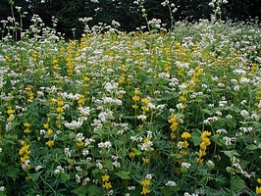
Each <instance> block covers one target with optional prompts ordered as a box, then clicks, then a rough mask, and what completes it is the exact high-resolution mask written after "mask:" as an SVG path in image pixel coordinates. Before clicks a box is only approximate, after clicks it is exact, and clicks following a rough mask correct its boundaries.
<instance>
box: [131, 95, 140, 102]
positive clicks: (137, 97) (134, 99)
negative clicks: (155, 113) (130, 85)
mask: <svg viewBox="0 0 261 196" xmlns="http://www.w3.org/2000/svg"><path fill="white" fill-rule="evenodd" d="M132 100H133V101H139V100H140V97H139V96H137V95H134V96H133V97H132Z"/></svg>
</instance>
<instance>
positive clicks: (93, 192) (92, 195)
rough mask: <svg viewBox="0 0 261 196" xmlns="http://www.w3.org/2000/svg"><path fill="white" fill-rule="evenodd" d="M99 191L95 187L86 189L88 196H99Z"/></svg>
mask: <svg viewBox="0 0 261 196" xmlns="http://www.w3.org/2000/svg"><path fill="white" fill-rule="evenodd" d="M99 191H100V189H99V188H98V187H97V186H96V185H91V186H90V187H89V188H88V196H96V195H100V192H99Z"/></svg>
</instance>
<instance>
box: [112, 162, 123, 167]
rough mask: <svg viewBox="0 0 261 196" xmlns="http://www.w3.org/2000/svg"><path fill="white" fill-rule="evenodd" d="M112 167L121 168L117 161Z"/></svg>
mask: <svg viewBox="0 0 261 196" xmlns="http://www.w3.org/2000/svg"><path fill="white" fill-rule="evenodd" d="M112 165H113V166H114V167H116V168H120V167H121V163H119V162H118V161H114V162H113V163H112Z"/></svg>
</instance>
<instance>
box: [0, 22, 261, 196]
mask: <svg viewBox="0 0 261 196" xmlns="http://www.w3.org/2000/svg"><path fill="white" fill-rule="evenodd" d="M33 22H34V23H33V25H32V26H31V27H30V29H29V30H26V31H24V32H22V34H21V35H22V37H21V40H20V41H17V42H13V41H12V39H11V38H10V36H7V37H2V41H1V42H0V89H1V94H0V102H1V104H0V114H1V116H0V195H1V196H4V195H8V196H9V195H16V196H19V195H29V196H36V195H39V196H43V195H46V196H47V195H48V196H51V195H57V196H69V195H77V196H84V195H88V196H97V195H125V196H128V195H131V196H136V195H153V196H157V195H164V196H175V195H186V196H190V195H220V196H221V195H222V196H224V195H257V194H261V124H260V115H261V71H260V65H261V30H260V27H258V25H255V24H251V25H250V24H240V23H237V24H232V23H230V22H226V23H211V22H209V21H205V20H202V21H199V22H198V23H193V24H192V23H188V22H176V24H175V27H174V30H173V32H162V31H160V30H151V31H150V32H145V33H144V32H139V31H137V32H131V33H124V32H119V31H117V30H116V29H115V28H113V27H109V28H108V29H107V30H106V27H104V26H102V27H101V26H100V27H96V28H94V29H86V31H85V34H84V35H83V36H82V38H81V40H70V41H65V40H64V39H63V37H62V36H58V35H57V32H56V31H55V29H54V28H48V27H44V26H43V25H41V20H40V19H38V18H34V20H33ZM104 29H105V30H104ZM100 31H102V33H101V32H100ZM39 32H40V33H39Z"/></svg>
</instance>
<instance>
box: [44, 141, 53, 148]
mask: <svg viewBox="0 0 261 196" xmlns="http://www.w3.org/2000/svg"><path fill="white" fill-rule="evenodd" d="M45 144H46V145H47V146H49V147H51V146H53V145H54V141H53V140H49V141H48V142H45Z"/></svg>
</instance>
